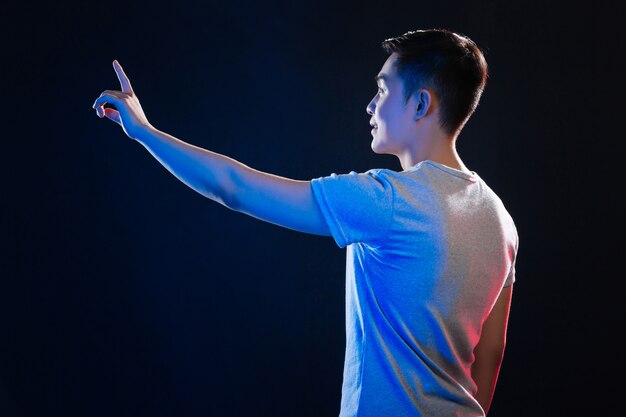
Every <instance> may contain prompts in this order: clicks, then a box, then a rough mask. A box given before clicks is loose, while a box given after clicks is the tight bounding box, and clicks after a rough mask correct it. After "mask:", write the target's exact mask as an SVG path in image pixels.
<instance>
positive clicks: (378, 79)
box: [374, 74, 389, 84]
mask: <svg viewBox="0 0 626 417" xmlns="http://www.w3.org/2000/svg"><path fill="white" fill-rule="evenodd" d="M374 80H375V81H376V82H377V83H378V81H380V80H382V81H384V82H385V83H387V84H389V77H388V76H387V75H385V74H378V75H377V76H375V77H374Z"/></svg>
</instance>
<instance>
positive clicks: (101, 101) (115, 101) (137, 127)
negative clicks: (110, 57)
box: [92, 60, 151, 139]
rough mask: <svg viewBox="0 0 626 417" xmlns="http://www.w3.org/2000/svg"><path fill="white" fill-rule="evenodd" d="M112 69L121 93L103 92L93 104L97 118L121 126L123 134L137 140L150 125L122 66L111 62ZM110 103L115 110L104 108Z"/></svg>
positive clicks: (113, 91)
mask: <svg viewBox="0 0 626 417" xmlns="http://www.w3.org/2000/svg"><path fill="white" fill-rule="evenodd" d="M113 69H114V70H115V73H116V74H117V79H118V80H119V81H120V85H121V86H122V91H117V90H104V92H103V93H102V94H100V97H98V98H97V99H96V101H95V103H94V104H93V106H92V107H93V108H94V109H96V114H97V115H98V117H101V118H102V117H107V118H109V119H111V120H113V121H114V122H115V123H117V124H119V125H120V126H122V129H124V133H126V135H128V137H130V138H132V139H137V136H138V135H139V133H140V132H141V131H142V130H143V129H145V128H146V127H150V126H151V125H150V123H149V122H148V119H147V118H146V115H145V114H144V112H143V109H142V108H141V104H139V99H138V98H137V96H136V95H135V93H134V91H133V88H132V87H131V85H130V80H129V79H128V77H127V76H126V74H125V73H124V70H123V69H122V66H121V65H120V63H119V62H117V60H115V61H113ZM107 103H110V104H112V105H114V106H115V109H112V108H105V107H104V106H105V104H107Z"/></svg>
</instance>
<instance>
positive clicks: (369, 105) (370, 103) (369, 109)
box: [365, 100, 375, 116]
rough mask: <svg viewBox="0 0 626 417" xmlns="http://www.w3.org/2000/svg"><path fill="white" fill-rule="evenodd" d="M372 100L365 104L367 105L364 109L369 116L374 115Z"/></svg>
mask: <svg viewBox="0 0 626 417" xmlns="http://www.w3.org/2000/svg"><path fill="white" fill-rule="evenodd" d="M374 108H375V106H374V100H372V101H370V102H369V103H368V105H367V107H366V108H365V111H366V112H367V114H369V115H370V116H373V115H374Z"/></svg>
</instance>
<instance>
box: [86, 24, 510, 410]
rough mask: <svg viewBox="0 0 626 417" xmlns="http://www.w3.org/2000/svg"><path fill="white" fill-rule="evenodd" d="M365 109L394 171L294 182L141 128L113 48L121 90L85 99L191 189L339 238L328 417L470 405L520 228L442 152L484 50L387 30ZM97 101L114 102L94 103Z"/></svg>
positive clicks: (489, 386) (472, 100)
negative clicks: (336, 352)
mask: <svg viewBox="0 0 626 417" xmlns="http://www.w3.org/2000/svg"><path fill="white" fill-rule="evenodd" d="M383 48H384V49H385V50H386V51H387V52H388V53H389V58H388V59H387V60H386V62H385V63H384V65H383V67H382V69H381V71H380V73H379V74H378V75H377V76H376V80H377V83H378V92H377V93H376V95H375V96H374V98H373V99H372V101H371V102H370V103H369V104H368V106H367V113H368V114H369V115H370V116H371V119H370V124H371V125H372V126H373V129H372V136H373V140H372V149H373V151H374V152H376V153H379V154H392V155H396V156H397V157H398V159H399V160H400V163H401V165H402V169H403V170H402V171H400V172H395V171H392V170H387V169H373V170H370V171H367V172H365V173H361V174H357V173H356V172H351V173H349V174H343V175H336V174H332V175H330V176H327V177H322V178H317V179H313V180H311V181H296V180H291V179H287V178H283V177H279V176H275V175H271V174H267V173H263V172H260V171H257V170H254V169H252V168H250V167H248V166H246V165H244V164H241V163H239V162H237V161H235V160H233V159H230V158H228V157H226V156H223V155H220V154H217V153H214V152H211V151H208V150H205V149H201V148H198V147H196V146H193V145H190V144H188V143H185V142H183V141H181V140H179V139H177V138H175V137H173V136H171V135H168V134H167V133H164V132H161V131H159V130H157V129H156V128H154V127H153V126H152V125H151V124H150V123H149V122H148V120H147V118H146V116H145V115H144V113H143V110H142V108H141V105H140V103H139V100H138V98H137V96H136V95H135V93H134V92H133V89H132V87H131V84H130V81H129V80H128V77H127V76H126V75H125V74H124V71H123V70H122V68H121V66H120V65H119V63H118V62H117V61H114V62H113V67H114V69H115V71H116V73H117V76H118V78H119V81H120V83H121V88H122V90H121V91H113V90H106V91H104V92H103V93H102V95H101V96H100V97H98V99H97V100H96V101H95V103H94V105H93V107H94V108H95V109H96V111H97V114H98V116H99V117H107V118H109V119H111V120H113V121H115V122H117V123H119V124H120V125H121V126H122V128H123V129H124V131H125V133H126V134H127V135H128V136H129V137H131V138H133V139H135V140H137V141H138V142H139V143H141V144H142V145H143V146H144V147H146V149H148V151H149V152H150V153H151V154H152V155H153V156H154V157H155V158H156V159H157V160H158V161H159V162H160V163H161V164H163V166H165V167H166V168H167V169H168V170H169V171H170V172H171V173H172V174H174V175H175V176H176V177H178V178H179V179H180V180H181V181H182V182H184V183H185V184H187V185H188V186H189V187H191V188H193V189H194V190H196V191H197V192H199V193H201V194H202V195H204V196H206V197H208V198H210V199H212V200H214V201H217V202H219V203H221V204H223V205H224V206H226V207H228V208H230V209H232V210H237V211H240V212H242V213H246V214H248V215H250V216H254V217H256V218H258V219H261V220H264V221H267V222H271V223H274V224H277V225H280V226H283V227H287V228H290V229H293V230H298V231H302V232H307V233H312V234H318V235H326V236H332V237H333V238H334V239H335V241H336V243H337V244H338V246H340V247H341V248H344V247H347V271H346V339H347V340H346V352H345V362H344V373H343V387H342V398H341V410H340V416H341V417H349V416H350V417H352V416H362V417H365V416H372V417H402V416H407V417H409V416H411V417H413V416H437V417H443V416H484V415H485V414H486V413H487V411H488V410H489V405H490V403H491V399H492V395H493V392H494V388H495V384H496V380H497V377H498V372H499V369H500V364H501V361H502V357H503V353H504V346H505V338H506V330H507V322H508V315H509V308H510V302H511V291H512V286H513V285H512V284H513V282H514V280H515V268H514V265H515V258H516V254H517V247H518V237H517V232H516V229H515V225H514V223H513V220H512V219H511V217H510V216H509V214H508V213H507V211H506V209H505V208H504V206H503V204H502V202H501V201H500V199H499V198H498V197H497V196H496V194H495V193H494V192H493V191H492V190H491V189H490V188H489V187H488V186H487V185H486V184H485V182H484V181H483V180H482V179H481V178H480V177H479V176H478V175H477V174H476V173H475V172H473V171H470V170H469V169H468V168H467V167H466V166H465V165H464V164H463V162H462V161H461V159H460V157H459V155H458V154H457V152H456V147H455V143H456V139H457V137H458V135H459V133H460V131H461V129H462V128H463V126H464V125H465V123H466V122H467V120H468V119H469V117H470V116H471V115H472V114H473V112H474V110H475V109H476V107H477V105H478V102H479V100H480V97H481V94H482V91H483V90H484V87H485V85H486V80H487V63H486V62H485V59H484V57H483V55H482V53H481V51H480V50H479V48H478V47H477V46H476V44H475V43H474V42H473V41H471V40H470V39H468V38H467V37H465V36H461V35H458V34H455V33H453V32H450V31H448V30H445V29H432V30H419V31H411V32H407V33H405V34H404V35H402V36H399V37H397V38H392V39H387V40H385V41H384V42H383ZM107 103H110V104H112V105H114V106H115V109H114V108H107V107H105V105H106V104H107Z"/></svg>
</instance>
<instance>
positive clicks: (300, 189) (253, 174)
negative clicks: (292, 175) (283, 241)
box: [229, 166, 330, 236]
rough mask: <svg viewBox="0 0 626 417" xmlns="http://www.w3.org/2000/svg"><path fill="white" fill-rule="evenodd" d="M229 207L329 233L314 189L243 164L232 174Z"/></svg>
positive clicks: (281, 223)
mask: <svg viewBox="0 0 626 417" xmlns="http://www.w3.org/2000/svg"><path fill="white" fill-rule="evenodd" d="M229 188H231V190H230V192H229V194H230V195H231V198H230V201H231V204H229V207H230V208H231V209H233V210H236V211H239V212H241V213H245V214H248V215H250V216H252V217H255V218H257V219H260V220H263V221H266V222H269V223H273V224H276V225H279V226H283V227H286V228H288V229H292V230H296V231H299V232H305V233H311V234H316V235H322V236H330V230H329V228H328V225H327V223H326V219H325V218H324V216H323V214H322V212H321V210H320V208H319V206H318V204H317V202H316V201H315V196H314V195H313V190H312V189H311V181H299V180H292V179H289V178H284V177H280V176H277V175H273V174H268V173H265V172H261V171H258V170H255V169H253V168H250V167H248V166H243V167H242V166H240V167H238V169H236V170H235V171H234V172H233V173H232V176H231V184H230V187H229Z"/></svg>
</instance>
